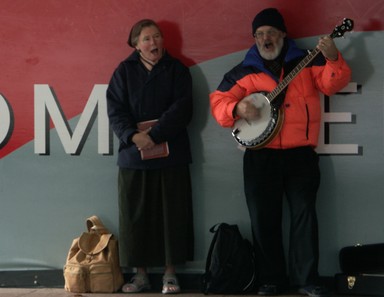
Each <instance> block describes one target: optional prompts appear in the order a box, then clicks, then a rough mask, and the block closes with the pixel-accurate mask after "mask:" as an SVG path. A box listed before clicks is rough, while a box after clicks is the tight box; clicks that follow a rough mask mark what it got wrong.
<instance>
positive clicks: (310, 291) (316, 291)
mask: <svg viewBox="0 0 384 297" xmlns="http://www.w3.org/2000/svg"><path fill="white" fill-rule="evenodd" d="M299 293H300V294H302V295H307V296H310V297H326V296H330V294H329V291H328V290H327V288H325V287H321V286H306V287H302V288H300V289H299Z"/></svg>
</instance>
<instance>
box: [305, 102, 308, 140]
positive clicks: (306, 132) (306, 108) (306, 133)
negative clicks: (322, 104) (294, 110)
mask: <svg viewBox="0 0 384 297" xmlns="http://www.w3.org/2000/svg"><path fill="white" fill-rule="evenodd" d="M305 110H306V112H307V128H306V131H305V136H306V137H307V140H308V135H309V111H308V105H307V104H305Z"/></svg>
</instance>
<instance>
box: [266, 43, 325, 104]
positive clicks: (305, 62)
mask: <svg viewBox="0 0 384 297" xmlns="http://www.w3.org/2000/svg"><path fill="white" fill-rule="evenodd" d="M319 53H320V50H319V49H318V48H315V49H314V50H312V51H311V52H309V54H308V55H307V56H306V57H305V58H304V59H303V60H301V62H300V63H299V64H298V65H297V66H296V67H295V68H294V69H293V70H292V71H291V72H290V73H289V74H288V75H287V76H286V77H285V78H284V79H283V80H282V81H281V82H280V83H279V84H278V85H277V87H276V88H275V89H273V90H272V91H271V92H270V93H268V94H267V95H266V97H267V99H268V100H269V102H270V103H272V102H273V100H275V99H276V98H277V97H278V96H279V95H280V93H281V92H282V91H283V90H284V89H285V88H286V87H287V86H288V84H289V83H290V82H291V81H292V80H293V79H294V78H295V77H296V76H297V75H298V74H299V73H300V71H301V70H303V69H304V68H305V66H307V65H308V64H309V63H310V62H311V61H312V60H313V59H314V58H315V57H316V56H317V55H318V54H319Z"/></svg>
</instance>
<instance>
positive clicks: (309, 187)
mask: <svg viewBox="0 0 384 297" xmlns="http://www.w3.org/2000/svg"><path fill="white" fill-rule="evenodd" d="M351 25H353V22H352V21H351V20H349V22H348V23H347V24H345V25H343V27H342V29H345V27H347V30H348V26H350V27H349V29H351ZM252 34H253V36H254V38H255V44H254V45H253V46H252V47H251V48H250V49H249V51H248V52H247V54H246V56H245V58H244V60H243V61H242V62H241V63H240V64H239V65H237V66H236V67H234V68H233V69H232V70H230V71H229V72H228V73H226V74H225V76H224V78H223V80H222V82H221V83H220V85H219V87H218V88H217V90H215V91H214V92H213V93H211V94H210V104H211V111H212V114H213V116H214V118H215V119H216V121H217V122H218V123H219V124H220V125H221V126H223V127H232V128H233V127H234V129H233V133H232V134H233V136H234V137H235V139H236V140H237V141H238V142H239V144H240V145H243V146H244V147H245V148H246V149H245V153H244V160H243V173H244V191H245V196H246V202H247V206H248V210H249V215H250V221H251V226H252V235H253V243H254V248H255V254H256V263H257V268H258V270H259V271H258V272H259V277H260V278H259V285H260V287H259V289H258V294H260V295H277V294H280V293H282V290H283V289H287V288H288V286H289V287H290V289H292V288H293V287H294V288H297V289H298V291H299V293H301V294H304V295H309V296H324V295H326V294H327V290H326V288H325V287H322V286H320V283H319V276H318V259H319V246H318V226H317V215H316V208H315V205H316V196H317V191H318V187H319V184H320V170H319V164H318V162H319V158H318V155H317V154H316V152H315V150H314V149H315V148H316V146H317V143H318V135H319V131H320V123H321V105H320V96H319V92H322V93H324V94H326V95H328V96H329V95H332V94H334V93H336V92H337V91H339V90H340V89H342V88H343V87H344V86H346V85H347V84H348V82H349V81H350V78H351V69H350V68H349V66H348V65H347V63H346V62H345V60H344V59H343V57H342V55H341V54H340V52H339V51H338V49H337V47H336V45H335V43H334V41H333V39H332V36H325V37H321V38H320V39H319V42H318V44H317V46H316V48H315V50H314V52H313V53H312V55H311V56H310V58H307V60H305V59H306V57H307V56H309V55H308V52H307V51H305V50H303V49H299V48H298V47H297V46H296V44H295V42H294V41H293V40H292V39H289V38H288V37H287V28H286V26H285V23H284V19H283V17H282V15H281V14H280V12H279V11H278V10H277V9H275V8H267V9H264V10H262V11H261V12H260V13H258V14H257V15H256V16H255V18H254V20H253V22H252ZM336 35H337V34H336ZM336 37H337V36H336ZM317 54H318V55H317ZM303 61H304V62H303ZM295 67H296V68H295ZM298 67H299V71H296V70H297V68H298ZM300 68H301V69H300ZM292 73H294V74H292ZM287 75H288V76H289V75H290V76H291V77H290V78H289V80H288V82H289V84H288V83H286V84H283V85H282V87H280V88H279V87H278V84H279V82H281V81H282V80H283V81H284V79H285V78H286V77H287ZM276 89H277V90H278V91H276ZM268 93H269V94H268ZM273 93H277V96H274V97H273V96H271V95H270V94H273ZM265 94H268V95H265ZM274 95H276V94H274ZM275 99H276V100H275ZM238 123H241V124H239V125H237V124H238ZM260 130H261V131H260ZM252 133H253V134H255V135H254V139H249V138H252V137H253V136H252V137H251V136H250V135H252ZM283 197H286V199H287V201H288V206H289V210H290V224H291V225H290V234H289V251H288V253H287V254H288V261H287V263H288V269H287V268H286V261H285V253H284V249H283V239H282V212H283V209H282V203H283Z"/></svg>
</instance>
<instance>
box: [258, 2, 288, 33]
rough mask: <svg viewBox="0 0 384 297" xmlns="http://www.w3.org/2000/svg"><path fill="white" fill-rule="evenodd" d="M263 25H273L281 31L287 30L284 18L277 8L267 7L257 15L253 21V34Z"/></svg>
mask: <svg viewBox="0 0 384 297" xmlns="http://www.w3.org/2000/svg"><path fill="white" fill-rule="evenodd" d="M261 26H272V27H275V28H276V29H279V30H280V31H283V32H287V28H286V27H285V23H284V18H283V16H282V15H281V14H280V12H279V11H278V10H277V9H276V8H266V9H264V10H262V11H260V12H259V13H258V14H257V15H256V16H255V18H254V19H253V22H252V35H253V34H255V31H256V29H257V28H259V27H261Z"/></svg>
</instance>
